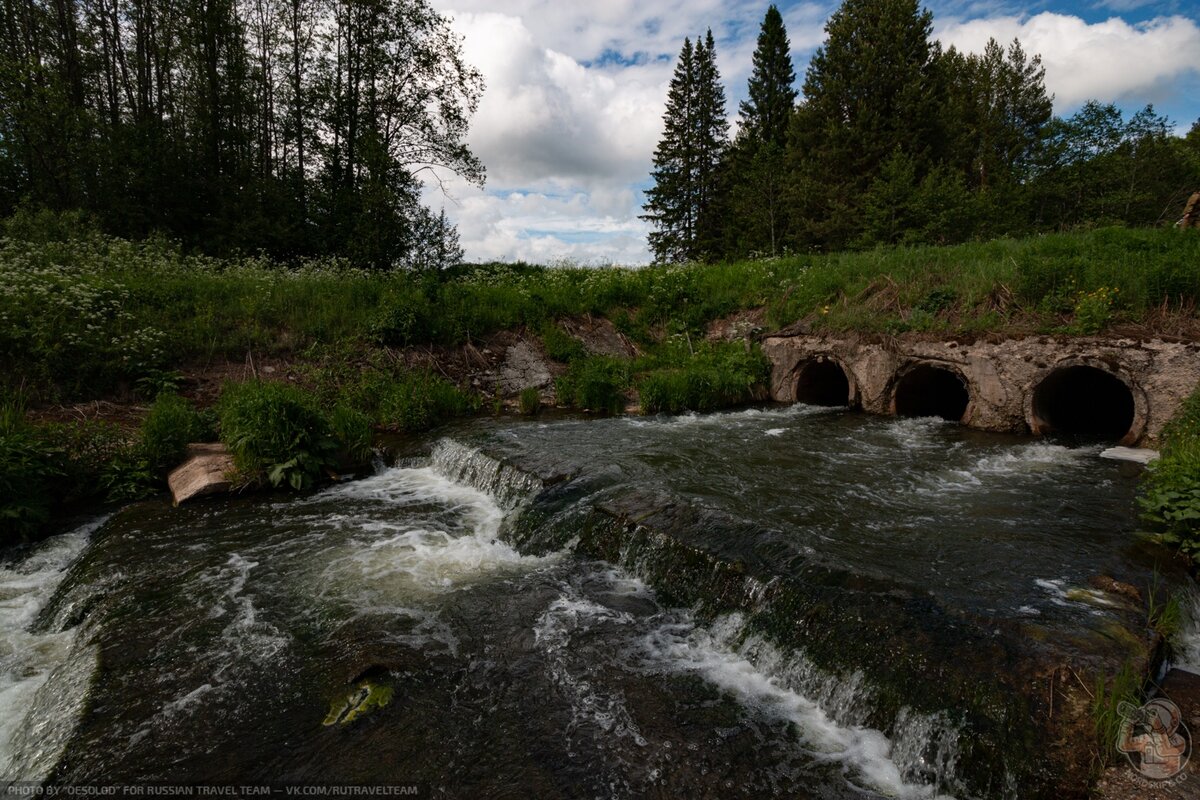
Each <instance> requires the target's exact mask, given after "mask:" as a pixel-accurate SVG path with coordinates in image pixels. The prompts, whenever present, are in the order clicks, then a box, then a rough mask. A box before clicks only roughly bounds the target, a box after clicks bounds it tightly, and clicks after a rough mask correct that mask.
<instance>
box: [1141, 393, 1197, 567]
mask: <svg viewBox="0 0 1200 800" xmlns="http://www.w3.org/2000/svg"><path fill="white" fill-rule="evenodd" d="M1160 449H1161V457H1160V458H1159V459H1158V460H1157V461H1154V462H1152V463H1151V464H1150V466H1149V468H1148V469H1147V471H1146V473H1145V476H1144V477H1143V479H1142V485H1141V494H1140V496H1139V498H1138V502H1139V505H1140V506H1141V509H1142V519H1143V521H1144V522H1146V523H1148V524H1149V526H1150V527H1151V528H1152V530H1153V531H1154V532H1155V534H1156V536H1157V538H1158V539H1159V540H1160V541H1162V542H1164V543H1166V544H1169V545H1173V546H1175V547H1178V548H1179V550H1180V552H1182V553H1183V554H1184V555H1186V556H1188V557H1189V558H1190V559H1192V563H1193V564H1194V565H1196V566H1198V567H1200V387H1197V388H1196V390H1195V391H1194V392H1192V394H1191V396H1190V397H1188V399H1187V400H1185V401H1184V403H1183V405H1182V406H1181V407H1180V409H1179V411H1178V412H1177V413H1176V415H1175V417H1174V418H1173V419H1172V420H1171V421H1170V422H1169V423H1168V424H1167V425H1166V427H1165V428H1164V429H1163V432H1162V435H1161V437H1160Z"/></svg>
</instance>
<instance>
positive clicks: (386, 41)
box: [0, 0, 484, 267]
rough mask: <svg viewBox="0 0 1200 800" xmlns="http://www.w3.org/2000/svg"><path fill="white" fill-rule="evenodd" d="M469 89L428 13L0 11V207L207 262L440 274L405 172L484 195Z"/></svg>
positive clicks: (190, 4)
mask: <svg viewBox="0 0 1200 800" xmlns="http://www.w3.org/2000/svg"><path fill="white" fill-rule="evenodd" d="M482 90H483V80H482V77H481V76H480V74H479V73H478V71H476V70H475V69H474V68H472V67H470V66H469V65H468V64H466V63H465V62H464V61H463V58H462V54H461V48H460V43H459V40H458V39H457V38H456V37H455V36H454V35H453V34H452V33H451V32H450V30H449V28H448V26H447V23H446V21H445V19H444V18H442V17H441V16H439V15H438V14H437V13H436V12H435V11H434V10H433V9H432V8H431V7H430V6H429V4H428V2H427V0H0V108H2V109H3V112H4V113H3V114H0V212H3V213H11V212H12V211H13V210H14V209H17V208H19V207H25V206H31V207H35V208H51V209H56V210H67V209H77V210H83V211H85V212H88V213H89V214H90V215H92V216H93V217H94V218H95V219H96V220H97V221H98V222H99V223H100V224H101V225H102V226H103V227H104V228H105V229H106V230H108V231H110V232H112V233H115V234H118V235H122V236H127V237H131V238H140V237H142V236H146V235H149V234H151V233H155V232H165V233H166V234H168V235H170V236H172V237H174V238H177V239H180V240H181V241H182V242H183V243H184V244H185V245H186V246H189V247H193V248H198V249H202V250H204V251H206V252H210V253H217V254H221V253H227V252H234V251H239V250H240V251H253V252H257V251H260V250H262V251H266V252H268V253H269V254H271V255H274V256H276V257H281V258H291V257H296V256H306V255H322V254H337V255H344V256H347V257H348V258H350V259H351V260H352V261H353V262H354V263H356V264H359V265H361V266H369V267H387V266H393V265H395V264H397V263H414V264H417V265H420V264H423V263H427V262H429V261H431V260H433V261H437V260H439V259H447V260H450V261H453V260H454V259H455V258H456V257H457V258H461V251H458V250H457V238H456V236H455V232H454V231H453V229H452V228H451V227H450V226H449V225H448V223H447V222H446V219H445V216H444V215H435V214H433V213H432V212H431V211H429V210H428V209H426V208H424V207H423V206H422V205H421V203H420V198H419V191H420V183H419V180H418V177H417V175H418V173H419V172H420V171H421V170H424V169H429V168H435V167H441V168H446V169H449V170H452V171H454V172H456V173H458V174H460V175H462V176H465V177H466V178H467V179H468V180H470V181H472V182H474V183H476V184H480V185H482V183H483V180H484V169H483V166H482V165H481V164H480V162H479V161H478V159H476V158H475V156H474V155H473V154H472V153H471V151H470V150H469V149H468V148H467V146H466V144H465V143H464V138H465V136H466V132H467V123H468V120H469V117H470V115H471V113H472V112H473V111H474V110H475V108H476V105H477V103H478V100H479V97H480V95H481V93H482Z"/></svg>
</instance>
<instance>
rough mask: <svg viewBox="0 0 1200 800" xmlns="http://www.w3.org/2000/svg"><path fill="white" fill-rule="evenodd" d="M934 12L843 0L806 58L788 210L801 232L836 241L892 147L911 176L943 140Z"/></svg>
mask: <svg viewBox="0 0 1200 800" xmlns="http://www.w3.org/2000/svg"><path fill="white" fill-rule="evenodd" d="M932 26H933V17H932V15H931V14H930V13H929V12H928V11H923V10H922V9H921V8H920V5H919V4H918V3H917V2H916V0H845V2H844V3H843V4H842V5H841V7H840V8H839V9H838V10H837V11H835V12H834V13H833V16H832V17H830V19H829V22H828V23H827V24H826V27H825V31H826V33H827V35H828V38H827V39H826V41H825V43H824V44H823V45H822V46H821V47H820V48H818V49H817V51H816V53H814V54H813V57H812V59H811V61H810V62H809V67H808V71H807V73H806V75H805V79H804V92H803V94H804V97H805V103H804V105H803V106H801V113H798V114H796V115H794V116H793V126H792V135H791V147H790V153H789V165H788V166H789V172H790V173H791V175H790V178H791V184H792V186H791V197H792V209H791V216H792V218H793V221H794V222H795V223H796V225H797V227H798V228H799V235H800V236H801V238H802V240H803V241H805V242H807V243H810V244H815V245H818V246H820V247H823V248H840V247H844V246H845V245H846V244H848V243H849V242H850V241H852V240H853V239H854V237H855V234H856V233H857V232H858V231H857V230H856V229H857V228H858V223H857V220H858V218H859V209H860V203H861V199H860V198H862V197H864V196H865V195H866V194H867V192H868V190H869V188H870V187H871V184H872V182H873V181H875V180H876V179H877V178H879V177H880V176H881V172H882V168H883V165H884V163H885V162H886V161H887V160H888V159H889V158H890V157H892V156H893V155H894V154H896V153H899V154H900V155H901V156H903V157H904V158H905V159H908V160H909V161H910V162H911V164H912V166H913V168H914V175H913V181H914V182H916V181H919V180H920V179H921V178H922V177H923V176H924V175H925V173H926V172H927V171H928V170H929V169H930V168H931V167H932V166H933V155H934V154H933V153H931V152H930V150H931V143H933V142H937V141H939V139H941V138H942V130H941V128H942V119H941V117H942V115H941V111H942V109H941V105H942V98H941V94H940V89H941V83H940V81H939V79H938V64H937V61H936V54H937V50H936V48H935V47H934V46H933V44H932V29H933V28H932Z"/></svg>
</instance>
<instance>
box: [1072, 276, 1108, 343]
mask: <svg viewBox="0 0 1200 800" xmlns="http://www.w3.org/2000/svg"><path fill="white" fill-rule="evenodd" d="M1116 299H1117V290H1116V289H1110V288H1109V287H1107V286H1101V287H1100V288H1099V289H1093V290H1092V291H1090V292H1080V294H1079V297H1078V298H1077V299H1076V301H1075V325H1074V328H1075V330H1076V331H1077V332H1078V333H1083V334H1094V333H1099V332H1100V331H1101V330H1102V329H1103V328H1104V326H1105V325H1106V324H1108V320H1109V317H1110V316H1112V309H1113V303H1114V302H1115V301H1116Z"/></svg>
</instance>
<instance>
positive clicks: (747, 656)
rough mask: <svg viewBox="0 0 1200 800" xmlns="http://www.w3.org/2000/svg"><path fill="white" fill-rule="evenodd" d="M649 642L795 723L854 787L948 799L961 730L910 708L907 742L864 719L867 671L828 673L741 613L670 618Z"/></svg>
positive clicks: (683, 666)
mask: <svg viewBox="0 0 1200 800" xmlns="http://www.w3.org/2000/svg"><path fill="white" fill-rule="evenodd" d="M644 645H645V648H646V651H647V652H648V653H649V654H650V656H651V657H652V658H654V659H657V660H659V661H661V662H662V663H664V664H666V665H669V666H671V667H672V668H674V669H677V670H682V671H687V672H693V673H696V674H699V675H701V676H703V677H704V678H705V679H706V680H707V681H709V682H710V683H712V684H713V685H715V686H717V687H719V688H721V689H723V690H725V691H727V692H729V693H730V694H732V695H733V696H734V697H735V698H737V700H738V701H739V702H740V703H742V704H743V705H745V706H747V707H749V708H752V709H755V710H757V711H759V712H760V713H763V714H766V715H768V716H772V717H775V718H779V719H783V720H786V721H789V722H792V723H794V724H795V725H796V726H797V728H798V729H799V731H800V733H801V737H802V740H803V742H804V746H805V747H806V749H807V750H808V751H809V752H810V753H811V755H812V756H813V757H815V758H816V759H817V760H819V761H824V762H830V763H837V764H840V765H841V767H842V769H843V773H844V774H845V776H846V779H847V781H848V782H850V783H851V784H852V785H858V786H860V787H861V788H864V789H867V790H871V791H877V792H881V793H883V794H885V795H887V796H889V797H896V798H905V800H928V799H929V798H936V797H948V795H939V794H938V790H937V789H936V788H935V786H936V784H937V783H938V782H943V783H948V782H951V781H952V780H953V770H954V767H955V761H956V754H957V730H956V729H955V728H954V726H953V725H951V724H950V723H949V721H948V720H946V719H942V718H940V717H937V718H935V717H930V716H927V715H919V714H915V713H912V712H910V711H904V712H902V715H901V718H900V719H898V720H897V726H896V735H897V737H898V739H899V743H893V740H892V739H889V738H888V737H887V736H885V735H884V734H883V733H882V732H881V731H878V730H875V729H872V728H868V727H865V726H864V725H862V724H860V723H856V722H855V720H857V719H862V718H863V717H864V715H865V711H866V708H867V706H868V705H869V702H870V699H869V692H867V691H866V690H865V688H864V687H863V686H862V677H861V675H859V674H857V673H856V674H854V675H851V676H849V677H848V678H847V679H846V680H841V681H835V680H830V679H829V678H828V677H827V676H821V675H819V671H817V670H816V669H815V668H814V667H813V666H812V665H811V664H810V663H809V662H808V661H807V660H806V659H804V658H803V657H802V656H800V655H785V654H784V653H782V652H781V651H780V650H779V649H778V648H776V647H774V646H773V645H772V644H770V643H769V642H767V641H766V640H764V639H762V638H761V637H758V636H755V635H751V636H744V619H743V618H742V616H741V615H739V614H731V615H728V616H725V617H722V618H721V619H719V620H717V621H716V622H715V623H713V624H712V625H710V626H708V627H704V626H697V625H695V624H694V623H693V622H692V621H691V620H687V619H684V620H683V621H673V622H669V623H667V624H664V625H663V626H661V627H659V628H658V629H656V630H655V631H653V632H652V633H651V634H649V635H648V636H647V637H646V639H645V642H644ZM814 695H815V696H814ZM930 754H932V755H930Z"/></svg>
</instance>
